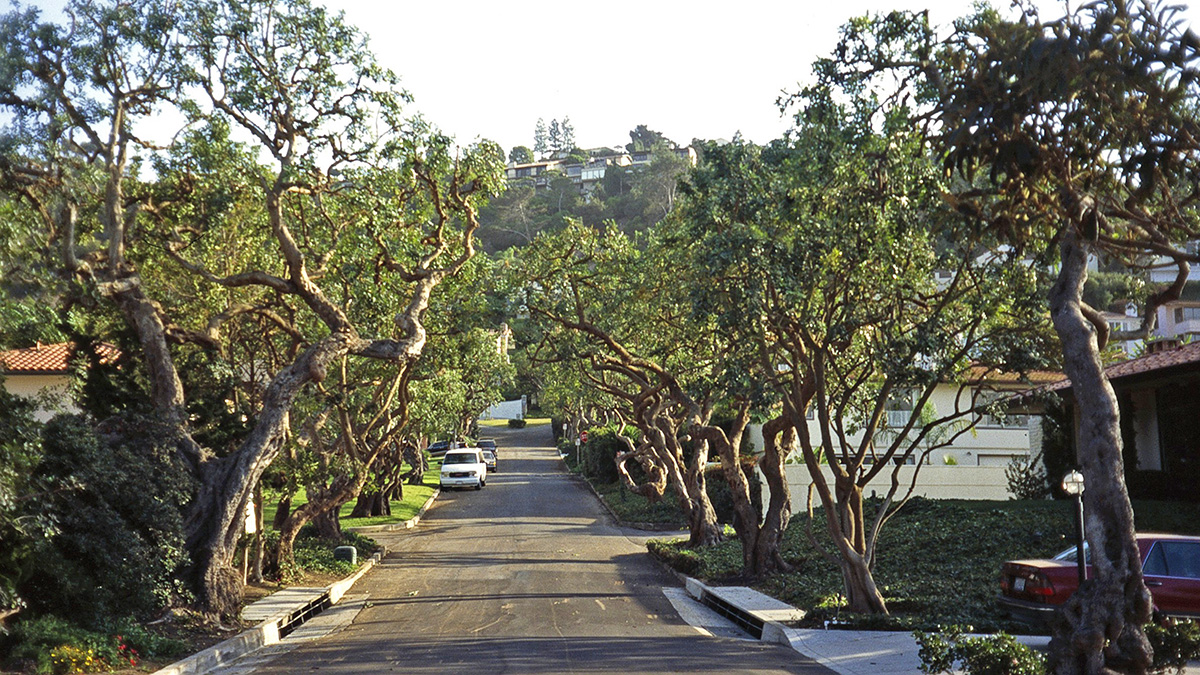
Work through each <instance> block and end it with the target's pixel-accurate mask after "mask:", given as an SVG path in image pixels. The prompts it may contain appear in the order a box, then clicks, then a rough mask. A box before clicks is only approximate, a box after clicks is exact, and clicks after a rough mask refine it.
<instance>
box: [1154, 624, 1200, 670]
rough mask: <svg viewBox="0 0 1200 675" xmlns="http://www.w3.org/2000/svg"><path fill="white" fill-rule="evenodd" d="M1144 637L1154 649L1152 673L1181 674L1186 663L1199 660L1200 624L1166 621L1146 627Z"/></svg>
mask: <svg viewBox="0 0 1200 675" xmlns="http://www.w3.org/2000/svg"><path fill="white" fill-rule="evenodd" d="M1146 637H1147V638H1149V639H1150V646H1152V647H1153V648H1154V663H1153V665H1152V667H1151V668H1152V670H1153V671H1154V672H1164V673H1165V672H1171V673H1180V672H1183V668H1184V666H1186V665H1187V662H1188V661H1194V660H1196V659H1200V624H1197V623H1195V622H1193V621H1177V620H1174V619H1168V620H1167V621H1165V622H1163V623H1161V624H1150V625H1148V626H1146Z"/></svg>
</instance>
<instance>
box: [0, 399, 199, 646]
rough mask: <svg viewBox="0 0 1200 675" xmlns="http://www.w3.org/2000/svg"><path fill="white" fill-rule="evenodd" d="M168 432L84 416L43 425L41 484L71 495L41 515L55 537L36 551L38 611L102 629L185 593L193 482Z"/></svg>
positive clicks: (137, 422) (148, 424) (32, 600)
mask: <svg viewBox="0 0 1200 675" xmlns="http://www.w3.org/2000/svg"><path fill="white" fill-rule="evenodd" d="M170 438H171V436H170V434H169V433H167V432H165V431H164V430H163V429H162V428H161V427H159V425H158V424H156V423H155V422H154V421H152V420H149V419H146V418H140V417H136V416H126V417H119V418H113V419H112V420H110V421H109V422H107V423H106V425H105V427H104V428H103V429H100V430H94V429H92V428H91V427H90V426H89V425H88V424H87V423H86V421H85V420H84V418H82V417H78V416H60V417H57V418H55V419H54V420H51V422H50V423H48V424H47V426H46V429H45V433H44V435H43V455H42V459H41V462H40V463H39V465H38V467H37V468H36V470H35V473H36V474H37V475H38V477H39V478H40V479H44V480H46V481H48V482H51V483H54V484H58V485H62V486H64V487H66V488H68V489H62V490H59V491H57V492H56V493H55V494H54V495H53V496H52V497H50V498H48V499H46V500H44V502H43V503H42V504H41V505H39V507H40V508H42V509H45V510H47V511H48V512H50V513H51V514H52V515H53V517H54V518H55V520H56V521H57V522H58V532H57V534H55V535H54V536H53V537H49V538H46V539H44V540H42V541H41V542H39V543H38V544H37V545H36V547H35V548H34V551H33V557H34V558H35V559H36V560H37V563H38V564H37V566H36V567H35V568H34V569H33V571H32V572H31V574H30V576H29V578H28V579H27V580H26V581H25V582H24V583H23V584H22V585H21V587H20V588H21V594H22V596H23V597H25V598H27V600H28V602H29V605H30V607H31V608H32V609H34V610H35V611H36V612H37V613H44V614H59V615H62V616H71V617H72V618H74V619H75V620H76V621H78V622H79V623H81V624H83V625H87V626H91V627H98V626H101V625H103V624H104V623H106V622H108V621H110V620H111V619H112V618H114V617H121V616H128V615H141V616H145V615H148V614H151V613H153V612H155V611H156V610H158V609H160V608H161V607H163V606H165V605H166V604H168V603H169V602H170V601H171V599H172V597H173V596H175V595H178V594H181V593H182V587H180V586H179V585H177V584H176V580H175V573H176V572H177V570H179V568H180V567H181V566H182V565H183V564H184V563H185V557H186V556H185V554H184V548H183V546H184V542H183V533H182V532H183V515H182V514H183V511H184V508H185V504H186V503H187V501H188V500H189V498H190V493H191V488H192V485H191V483H190V482H188V479H187V478H186V476H187V475H188V473H187V471H185V470H184V468H183V467H182V466H180V465H179V460H178V459H177V457H176V454H175V450H174V448H173V447H172V446H171V445H170Z"/></svg>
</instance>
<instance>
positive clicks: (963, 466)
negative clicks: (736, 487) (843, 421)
mask: <svg viewBox="0 0 1200 675" xmlns="http://www.w3.org/2000/svg"><path fill="white" fill-rule="evenodd" d="M1060 379H1062V375H1061V374H1059V373H1050V372H1034V373H1029V374H1028V377H1027V378H1020V377H1018V376H1017V375H1015V374H1014V375H1010V374H991V375H988V376H987V377H986V379H983V380H980V381H977V382H974V383H972V385H971V386H970V387H968V388H966V389H962V390H960V388H959V386H957V385H953V384H942V385H939V386H938V387H937V389H935V390H934V393H933V395H932V396H931V397H930V399H929V403H928V405H929V406H931V407H932V409H933V410H932V412H934V414H942V415H944V414H946V413H948V412H950V411H953V410H955V409H956V405H957V407H958V409H965V408H969V407H971V401H970V397H971V396H972V392H975V393H976V395H977V396H978V397H979V399H980V400H981V401H982V400H986V399H988V398H993V397H996V398H998V397H1003V396H1006V395H1007V393H1008V392H1016V391H1024V390H1027V389H1029V388H1030V387H1031V386H1036V385H1042V384H1048V383H1050V382H1055V381H1058V380H1060ZM893 407H894V408H896V409H894V410H890V411H888V424H887V425H885V428H884V429H882V430H881V431H880V432H879V434H880V435H879V443H880V444H882V443H884V442H887V441H889V440H890V439H889V438H888V433H889V432H888V430H887V427H894V426H903V425H904V424H905V423H906V422H907V421H908V419H909V417H910V416H911V414H912V412H911V406H910V409H909V410H904V409H903V408H904V405H903V404H899V405H896V406H893ZM1040 429H1041V427H1040V425H1038V424H1037V423H1036V420H1033V421H1031V419H1030V416H1028V415H1024V414H1009V415H1005V416H1004V417H1002V418H1001V417H993V416H991V415H981V416H980V418H979V422H978V424H976V425H975V427H974V429H973V430H971V431H968V432H966V433H964V434H962V435H960V436H959V437H958V438H957V439H955V440H954V442H953V443H952V444H950V445H948V446H946V447H943V448H938V449H936V450H933V451H932V452H930V453H929V454H928V455H927V456H926V458H925V461H924V463H923V464H922V465H921V466H920V467H918V466H917V464H916V460H917V458H916V457H911V458H909V460H908V462H907V464H906V465H903V466H901V467H900V468H899V479H900V481H901V485H902V486H907V485H908V484H910V483H911V482H912V478H913V474H914V473H916V472H917V471H918V469H919V471H920V474H919V475H918V480H917V483H916V487H915V489H914V492H913V494H915V495H919V496H922V497H928V498H932V499H1008V498H1009V497H1010V494H1009V492H1008V479H1007V477H1006V476H1005V469H1006V468H1007V467H1008V465H1009V463H1010V462H1012V461H1013V460H1014V459H1020V458H1028V457H1029V456H1030V448H1031V447H1041V442H1040V438H1039V437H1038V436H1039V434H1040ZM809 432H810V434H811V435H812V436H813V438H819V437H820V430H819V428H818V426H817V422H816V420H815V419H814V417H813V415H811V414H810V415H809ZM1031 436H1033V437H1034V438H1032V439H1031ZM861 438H862V436H861V435H856V436H853V437H851V438H850V439H849V442H850V443H852V444H853V443H857V442H858V441H859V440H861ZM747 440H749V442H751V443H752V444H753V446H754V451H756V452H761V450H762V448H763V439H762V427H761V426H760V425H754V426H753V427H752V428H751V429H750V430H749V431H748V436H747ZM1031 441H1032V442H1031ZM786 472H787V478H788V487H789V489H790V490H791V493H792V495H793V499H792V511H793V512H799V511H802V510H803V509H804V508H805V500H804V499H802V498H797V496H798V495H804V494H805V493H806V492H807V490H808V485H809V483H811V482H812V479H811V477H810V476H809V473H808V468H807V467H806V466H805V464H804V462H803V458H802V457H800V456H799V453H798V452H797V453H794V454H793V456H792V457H790V458H789V463H788V465H787V467H786ZM891 473H892V472H890V471H885V472H881V473H880V475H879V476H877V477H876V478H875V480H874V481H872V482H871V483H870V484H869V485H868V486H867V488H866V493H867V494H871V492H872V491H874V492H876V493H877V494H880V495H883V494H886V493H887V491H888V489H889V486H890V482H891ZM825 475H826V478H827V479H829V480H832V479H833V474H832V472H830V471H829V470H828V469H826V471H825Z"/></svg>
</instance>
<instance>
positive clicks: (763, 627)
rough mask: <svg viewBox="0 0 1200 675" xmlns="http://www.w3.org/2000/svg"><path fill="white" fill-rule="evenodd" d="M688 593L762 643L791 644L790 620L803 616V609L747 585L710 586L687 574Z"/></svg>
mask: <svg viewBox="0 0 1200 675" xmlns="http://www.w3.org/2000/svg"><path fill="white" fill-rule="evenodd" d="M683 579H684V588H686V589H687V592H688V594H689V595H691V596H692V597H693V598H695V599H696V600H698V601H700V602H701V603H702V604H704V605H705V606H707V607H710V608H712V609H713V610H715V611H716V612H717V613H719V614H721V615H722V616H724V617H725V618H727V619H729V620H730V621H732V622H733V623H735V624H737V625H738V627H739V628H741V629H742V630H744V631H746V632H747V633H749V634H750V635H751V636H753V637H755V638H757V639H759V640H760V641H763V642H776V643H779V644H784V645H788V646H791V640H790V638H789V636H788V630H789V627H788V626H787V624H788V623H793V622H796V621H800V620H801V619H803V618H804V610H802V609H796V608H795V607H792V606H791V605H789V604H787V603H785V602H782V601H780V600H776V599H775V598H772V597H771V596H769V595H766V594H764V593H759V592H758V591H756V590H754V589H753V588H749V587H747V586H707V585H705V584H704V583H703V582H701V581H699V580H697V579H693V578H691V577H688V576H685V577H684V578H683Z"/></svg>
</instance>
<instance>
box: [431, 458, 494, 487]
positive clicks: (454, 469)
mask: <svg viewBox="0 0 1200 675" xmlns="http://www.w3.org/2000/svg"><path fill="white" fill-rule="evenodd" d="M439 482H440V484H441V487H442V489H447V488H452V487H454V488H466V487H473V488H475V489H476V490H479V489H481V488H482V487H483V486H484V485H487V464H485V463H484V461H483V452H482V451H481V450H480V449H479V448H461V449H458V450H449V451H447V452H446V455H445V457H443V458H442V473H441V477H440V478H439Z"/></svg>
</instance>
